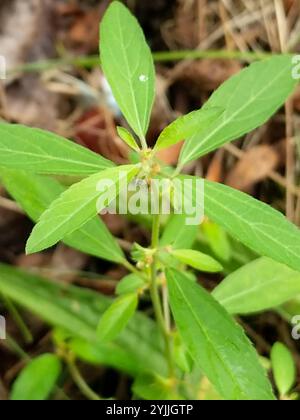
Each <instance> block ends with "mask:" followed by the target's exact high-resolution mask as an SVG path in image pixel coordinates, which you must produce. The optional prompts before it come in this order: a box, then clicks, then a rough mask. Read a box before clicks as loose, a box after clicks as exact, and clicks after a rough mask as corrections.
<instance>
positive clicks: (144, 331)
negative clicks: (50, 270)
mask: <svg viewBox="0 0 300 420" xmlns="http://www.w3.org/2000/svg"><path fill="white" fill-rule="evenodd" d="M0 292H1V293H3V294H5V295H6V296H7V297H9V298H10V299H12V300H13V301H14V302H16V303H17V304H18V305H21V306H22V307H24V308H26V309H28V310H29V311H31V312H32V313H34V314H35V315H38V317H39V318H40V319H42V320H44V321H45V322H47V323H48V324H50V325H51V326H55V327H56V328H60V329H63V330H64V331H66V333H67V334H68V335H69V336H70V338H69V340H68V346H69V345H70V346H71V350H72V351H73V352H74V353H75V354H76V355H77V356H78V357H79V358H80V359H82V360H84V361H86V362H89V363H93V364H96V365H106V366H111V367H113V368H115V369H120V370H121V371H122V372H125V373H127V374H129V375H131V376H137V375H140V374H142V373H145V372H149V371H150V372H155V373H158V374H161V375H165V374H166V373H167V364H166V361H165V358H164V355H163V340H162V337H161V335H160V333H159V330H158V328H157V326H156V323H155V322H154V321H153V320H152V319H150V318H149V317H147V316H146V315H144V314H143V313H136V314H135V315H134V317H133V319H132V320H131V321H130V323H129V324H128V326H127V327H126V329H125V330H124V332H122V333H121V335H119V336H118V338H117V340H116V341H114V342H113V343H111V342H110V343H106V342H105V343H104V342H102V341H101V342H100V341H99V340H98V339H97V334H96V333H95V331H96V328H97V324H98V322H99V318H100V317H101V316H102V314H103V312H104V311H106V309H107V308H108V307H109V305H110V304H111V299H108V298H107V297H106V296H104V295H102V294H101V293H98V292H97V293H96V292H93V291H92V290H87V289H83V288H80V287H76V286H72V285H66V284H65V283H63V282H54V281H53V280H52V281H50V280H46V279H43V278H41V277H37V276H35V275H33V274H29V273H26V272H24V271H22V270H18V269H16V268H14V267H11V266H9V265H5V264H0ZM145 354H151V362H150V363H147V364H145Z"/></svg>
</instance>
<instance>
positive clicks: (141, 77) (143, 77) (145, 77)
mask: <svg viewBox="0 0 300 420" xmlns="http://www.w3.org/2000/svg"><path fill="white" fill-rule="evenodd" d="M139 80H140V82H143V83H145V82H148V80H149V78H148V76H146V75H145V74H141V75H140V77H139Z"/></svg>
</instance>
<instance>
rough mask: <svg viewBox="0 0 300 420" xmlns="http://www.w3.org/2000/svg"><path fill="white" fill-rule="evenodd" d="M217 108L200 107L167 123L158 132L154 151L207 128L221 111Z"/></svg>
mask: <svg viewBox="0 0 300 420" xmlns="http://www.w3.org/2000/svg"><path fill="white" fill-rule="evenodd" d="M223 111H224V110H222V109H219V108H212V109H200V110H198V111H193V112H191V113H189V114H187V115H183V116H182V117H179V118H178V119H177V120H175V121H174V122H172V123H171V124H170V125H168V126H167V127H166V128H165V129H164V130H163V131H162V133H161V134H160V136H159V138H158V140H157V142H156V145H155V146H154V151H156V152H158V151H159V150H163V149H167V148H168V147H170V146H172V145H174V144H176V143H179V142H180V141H182V140H186V139H188V138H190V137H191V136H192V135H193V134H195V133H201V132H202V131H204V130H205V129H206V128H208V127H209V126H210V125H211V124H212V123H213V122H214V121H215V120H216V119H217V118H218V117H219V116H220V115H221V114H222V112H223Z"/></svg>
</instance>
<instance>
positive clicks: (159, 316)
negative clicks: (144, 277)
mask: <svg viewBox="0 0 300 420" xmlns="http://www.w3.org/2000/svg"><path fill="white" fill-rule="evenodd" d="M159 231H160V216H159V215H155V216H153V225H152V241H151V248H152V249H157V247H158V245H159ZM150 274H151V283H150V295H151V299H152V303H153V308H154V313H155V317H156V320H157V324H158V326H159V329H160V330H161V333H162V335H163V337H164V341H165V355H166V359H167V362H168V368H169V376H170V378H174V374H175V372H174V364H173V355H172V342H171V334H170V331H169V329H168V327H167V326H166V324H165V319H164V314H163V310H162V305H161V300H160V295H159V289H158V285H157V256H156V255H154V258H153V263H152V265H151V273H150Z"/></svg>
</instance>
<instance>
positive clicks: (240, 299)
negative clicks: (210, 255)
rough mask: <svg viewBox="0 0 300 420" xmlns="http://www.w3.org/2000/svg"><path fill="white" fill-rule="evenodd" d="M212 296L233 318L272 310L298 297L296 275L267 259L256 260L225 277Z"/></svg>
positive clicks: (299, 282) (299, 285)
mask: <svg viewBox="0 0 300 420" xmlns="http://www.w3.org/2000/svg"><path fill="white" fill-rule="evenodd" d="M213 295H214V297H215V299H217V301H218V302H220V303H221V305H222V306H224V307H225V308H226V310H227V311H228V312H229V313H231V314H234V315H237V314H240V315H246V314H251V313H256V312H260V311H264V310H268V309H271V308H276V307H277V306H279V305H282V304H283V303H285V302H287V301H289V300H290V299H292V298H293V297H295V296H297V295H300V273H299V272H298V271H294V270H291V269H290V268H289V267H287V266H286V265H283V264H280V263H277V262H276V261H274V260H271V259H270V258H265V257H263V258H259V259H258V260H255V261H253V262H251V263H249V264H246V265H244V266H243V267H242V268H240V269H239V270H237V271H235V272H234V273H232V274H230V275H229V276H228V277H226V278H225V280H223V281H222V283H221V284H220V285H219V286H217V288H216V289H215V290H214V292H213Z"/></svg>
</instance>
